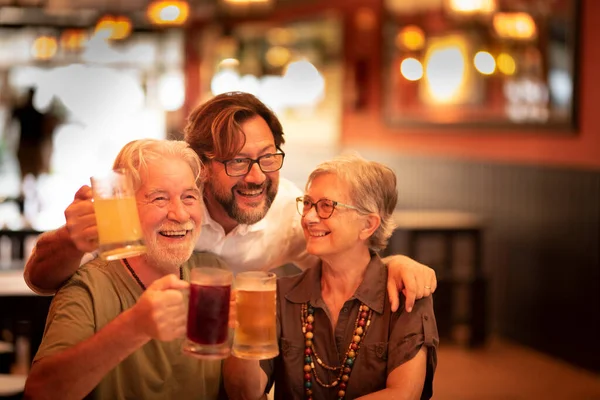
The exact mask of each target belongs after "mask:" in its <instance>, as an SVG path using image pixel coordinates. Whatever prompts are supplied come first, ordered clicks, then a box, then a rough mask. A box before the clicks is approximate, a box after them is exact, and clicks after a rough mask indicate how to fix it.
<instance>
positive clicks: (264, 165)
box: [215, 149, 285, 177]
mask: <svg viewBox="0 0 600 400" xmlns="http://www.w3.org/2000/svg"><path fill="white" fill-rule="evenodd" d="M277 150H278V153H273V154H265V155H262V156H260V157H258V158H256V159H254V158H234V159H232V160H225V161H221V160H215V161H218V162H220V163H221V164H223V165H225V173H226V174H227V175H229V176H231V177H237V176H244V175H246V174H247V173H248V172H250V170H251V169H252V166H253V165H254V164H255V163H256V164H258V166H259V167H260V170H261V171H262V172H265V173H267V172H275V171H279V170H280V169H281V167H282V166H283V158H284V157H285V153H284V152H283V151H281V150H280V149H277Z"/></svg>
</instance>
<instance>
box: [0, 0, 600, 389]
mask: <svg viewBox="0 0 600 400" xmlns="http://www.w3.org/2000/svg"><path fill="white" fill-rule="evenodd" d="M599 26H600V2H598V1H596V0H360V1H359V0H330V1H318V0H187V1H185V0H182V1H167V0H165V1H161V0H127V1H122V0H0V344H2V346H0V375H1V374H7V375H4V376H5V377H6V376H9V375H8V374H10V373H11V372H13V374H12V375H15V374H17V373H19V372H23V370H25V371H26V366H23V365H21V367H19V365H18V364H19V362H17V361H18V360H19V356H18V354H19V353H21V358H24V359H25V360H27V359H30V357H31V355H32V353H34V352H35V349H36V348H37V345H38V344H39V340H40V338H41V335H42V333H43V325H44V319H45V313H46V311H47V307H48V305H49V302H50V301H51V298H49V297H40V296H37V295H34V294H33V293H32V292H31V291H29V290H28V289H27V287H26V286H25V284H24V283H23V280H22V270H23V266H24V263H25V260H26V258H27V256H28V254H29V253H30V251H31V249H32V247H33V246H34V244H35V238H36V236H37V235H38V234H39V233H40V232H43V231H45V230H48V229H53V228H56V227H58V226H60V225H61V224H62V223H64V214H63V211H64V209H65V208H66V206H67V205H68V204H69V203H70V202H71V200H72V198H73V195H74V193H75V191H76V190H77V189H78V188H79V187H80V186H81V185H82V184H89V177H90V176H91V175H93V174H94V172H95V171H97V170H99V169H102V168H107V167H109V166H110V165H111V163H112V161H113V159H114V157H115V156H116V154H117V152H118V150H119V149H120V148H121V147H122V146H123V145H124V144H125V143H127V142H129V141H130V140H133V139H136V138H145V137H155V138H168V139H181V138H182V133H181V132H182V128H183V126H184V124H185V119H186V116H187V115H188V113H189V112H190V111H191V110H192V109H193V107H195V106H196V105H197V104H199V103H201V102H203V101H205V100H207V99H209V98H210V97H212V96H214V95H215V94H219V93H223V92H226V91H234V90H241V91H247V92H251V93H254V94H256V95H257V96H258V97H259V98H260V99H261V100H263V101H264V102H265V103H266V104H268V105H269V106H270V107H271V108H273V110H274V111H276V113H277V115H278V116H279V118H280V119H281V122H282V124H283V127H284V131H285V136H286V145H285V147H284V150H285V152H286V154H287V156H286V161H285V164H284V167H283V169H282V175H283V176H285V177H287V178H288V179H291V180H293V181H294V182H295V183H297V184H298V186H299V187H301V188H303V187H304V183H305V180H306V177H307V176H308V174H309V172H310V171H311V170H312V169H313V168H314V167H315V166H316V165H317V164H318V163H319V162H321V161H323V160H326V159H329V158H331V157H333V156H335V155H337V154H339V153H341V152H345V151H358V152H359V153H360V154H361V155H363V156H364V157H367V158H371V159H376V160H379V161H381V162H384V163H386V164H387V165H389V166H391V167H392V168H393V169H394V170H395V171H396V173H397V175H398V182H399V185H398V186H399V204H398V210H397V211H398V212H397V215H396V220H397V223H398V229H397V230H396V232H395V234H394V236H393V239H392V241H391V243H390V246H389V247H388V249H386V251H385V252H384V253H385V254H390V253H403V254H408V255H410V256H411V257H414V258H416V259H417V260H418V261H421V262H423V263H426V264H428V265H429V266H431V267H432V268H434V269H436V272H437V276H438V279H439V286H438V290H437V292H436V294H435V296H434V301H435V308H436V316H437V319H438V327H439V329H440V334H441V335H442V344H441V348H440V356H439V363H440V367H439V371H438V374H437V375H436V388H437V389H436V391H435V398H438V399H547V398H553V399H600V345H599V344H598V342H599V340H598V339H599V338H600V311H598V310H599V309H600V260H599V259H600V118H598V116H596V115H595V113H596V112H597V111H596V108H597V104H600V76H599V75H598V73H597V70H598V66H599V65H600V47H599V46H598V45H597V43H596V40H600V28H599ZM30 94H31V95H33V97H32V106H31V107H29V108H26V107H25V108H23V105H24V104H25V103H26V100H27V97H28V95H30ZM23 109H26V110H28V111H26V112H24V111H18V110H23ZM33 110H35V111H33ZM19 121H21V123H20V124H19ZM22 121H28V122H26V123H25V125H27V126H28V128H27V129H28V131H27V132H25V133H24V128H23V126H24V124H23V122H22ZM35 121H37V122H36V123H34V122H35ZM20 128H22V129H20ZM19 337H22V338H26V339H27V341H26V345H23V343H24V342H23V341H19V340H18V338H19ZM23 352H24V353H25V355H23V354H22V353H23ZM21 364H23V363H21ZM25 364H26V363H25ZM15 365H17V366H16V367H15ZM492 376H497V378H492ZM498 377H501V378H498ZM534 378H536V379H538V378H539V379H538V382H541V383H539V384H538V385H537V386H532V384H531V382H532V380H533V379H534ZM474 381H478V382H479V383H474ZM2 382H3V381H2V380H0V389H1V388H2ZM7 385H8V384H7ZM7 393H9V392H7ZM9 394H10V393H9ZM1 395H2V391H1V390H0V396H1Z"/></svg>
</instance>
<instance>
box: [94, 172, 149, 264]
mask: <svg viewBox="0 0 600 400" xmlns="http://www.w3.org/2000/svg"><path fill="white" fill-rule="evenodd" d="M90 181H91V183H92V192H93V201H94V211H95V213H96V224H97V226H98V245H99V246H98V251H99V253H100V257H102V258H104V259H106V260H117V259H121V258H126V257H133V256H137V255H140V254H143V253H145V252H146V246H145V244H144V240H143V237H142V227H141V225H140V218H139V216H138V211H137V205H136V202H135V193H134V190H133V183H132V182H131V177H130V176H129V175H127V174H126V173H125V171H124V170H114V171H108V172H107V173H105V174H101V175H95V176H92V177H91V178H90Z"/></svg>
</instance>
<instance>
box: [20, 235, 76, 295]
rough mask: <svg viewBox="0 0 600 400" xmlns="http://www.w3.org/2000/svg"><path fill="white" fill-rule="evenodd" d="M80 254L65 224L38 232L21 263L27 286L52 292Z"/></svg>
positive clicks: (66, 278) (41, 292)
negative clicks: (29, 251)
mask: <svg viewBox="0 0 600 400" xmlns="http://www.w3.org/2000/svg"><path fill="white" fill-rule="evenodd" d="M83 254H84V253H83V252H82V251H80V250H78V249H77V247H75V244H74V243H73V241H72V240H71V238H70V236H69V232H68V231H67V228H66V226H61V227H60V228H58V229H56V230H54V231H48V232H45V233H43V234H41V235H40V237H39V239H38V241H37V243H36V245H35V247H34V249H33V252H32V253H31V256H30V257H29V259H28V260H27V264H25V271H24V277H25V282H26V283H27V286H29V287H30V288H31V289H32V290H33V291H34V292H36V293H39V294H53V293H54V292H55V291H56V290H58V288H59V287H60V286H61V285H62V284H63V283H64V282H65V281H66V280H68V279H69V278H70V277H71V276H72V275H73V274H74V273H75V272H76V271H77V269H78V268H79V264H80V263H81V257H83Z"/></svg>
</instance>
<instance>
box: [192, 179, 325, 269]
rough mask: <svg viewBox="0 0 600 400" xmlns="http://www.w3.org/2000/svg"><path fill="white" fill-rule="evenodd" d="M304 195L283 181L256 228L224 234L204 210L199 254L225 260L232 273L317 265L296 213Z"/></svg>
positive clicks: (255, 225) (292, 185)
mask: <svg viewBox="0 0 600 400" xmlns="http://www.w3.org/2000/svg"><path fill="white" fill-rule="evenodd" d="M301 195H302V192H301V191H300V189H298V188H297V187H296V186H295V185H294V184H293V183H292V182H291V181H289V180H287V179H284V178H280V180H279V189H278V191H277V196H276V197H275V200H274V201H273V204H272V205H271V207H270V208H269V211H268V212H267V214H266V215H265V217H264V218H263V219H262V220H260V221H258V222H257V223H256V224H253V225H238V226H236V227H235V228H234V229H233V230H232V231H231V232H229V233H228V234H227V235H225V231H224V229H223V227H222V226H221V225H219V224H218V223H217V222H215V221H214V220H213V219H212V218H211V216H210V215H209V213H208V211H207V210H206V207H204V204H203V207H204V211H203V216H202V232H201V233H200V238H199V239H198V242H197V243H196V250H197V251H210V252H212V253H214V254H217V255H218V256H220V257H222V258H223V259H224V260H225V261H226V262H227V264H228V265H229V267H230V268H231V270H232V271H233V273H238V272H243V271H268V270H271V269H273V268H277V267H280V266H282V265H285V264H288V263H294V264H295V265H296V266H297V267H299V268H300V269H302V270H305V269H306V268H308V267H311V266H314V265H316V264H317V263H318V259H317V258H316V257H314V256H311V255H310V254H308V253H307V252H306V240H305V239H304V233H303V232H302V226H301V225H300V215H299V214H298V211H296V197H298V196H301Z"/></svg>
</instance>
